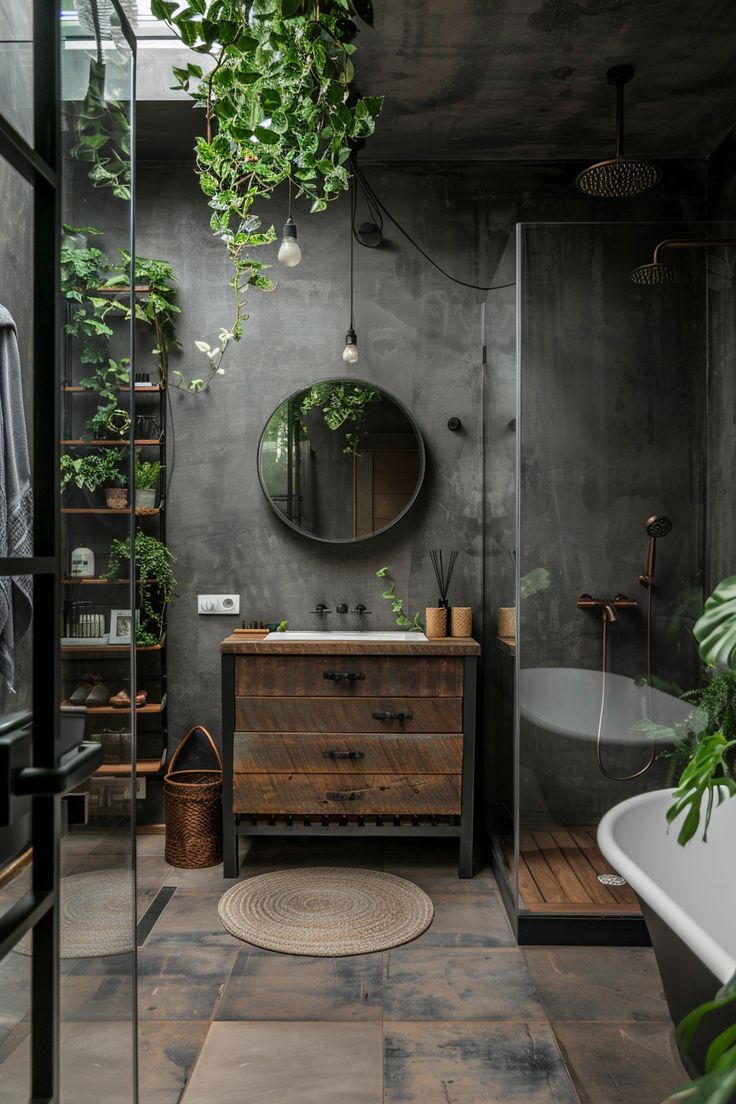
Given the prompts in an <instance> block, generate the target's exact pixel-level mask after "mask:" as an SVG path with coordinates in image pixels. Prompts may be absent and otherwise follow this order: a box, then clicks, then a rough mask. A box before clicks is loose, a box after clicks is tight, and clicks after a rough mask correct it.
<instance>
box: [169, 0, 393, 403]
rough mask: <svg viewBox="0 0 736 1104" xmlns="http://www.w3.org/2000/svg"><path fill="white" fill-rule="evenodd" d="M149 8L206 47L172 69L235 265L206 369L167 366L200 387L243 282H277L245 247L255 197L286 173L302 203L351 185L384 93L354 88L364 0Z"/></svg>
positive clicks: (220, 0) (259, 232) (254, 217)
mask: <svg viewBox="0 0 736 1104" xmlns="http://www.w3.org/2000/svg"><path fill="white" fill-rule="evenodd" d="M151 10H152V12H153V15H154V16H155V17H156V18H157V19H161V20H163V21H164V22H166V23H167V24H168V25H169V26H170V27H171V28H172V29H173V31H174V32H175V33H176V34H177V35H178V36H179V37H180V38H181V40H182V42H183V43H184V45H185V46H188V47H189V48H190V49H191V50H193V51H195V52H196V53H199V54H202V55H203V56H204V57H206V58H207V61H206V62H205V63H203V64H202V65H199V64H196V63H194V62H189V63H188V64H187V65H186V67H176V68H174V70H173V73H174V78H175V80H176V85H175V87H176V88H177V89H181V90H183V91H185V92H186V93H188V95H189V96H191V98H192V100H193V101H194V104H195V105H196V106H197V107H199V108H201V109H203V120H204V130H205V133H204V134H203V135H201V136H200V137H198V139H197V145H196V171H197V174H198V177H199V182H200V186H201V188H202V191H203V192H204V194H205V196H206V197H207V202H208V205H209V208H210V212H211V215H210V226H211V228H212V232H213V234H214V235H215V236H216V237H217V238H218V239H219V240H221V241H222V243H223V245H224V246H225V247H226V249H227V251H228V255H229V258H230V261H231V263H232V270H233V274H232V278H231V281H230V282H231V285H232V289H233V298H234V311H233V316H232V320H231V321H230V323H229V325H227V326H223V327H221V328H220V331H219V336H218V340H217V343H216V344H215V345H214V346H212V345H210V344H209V343H208V342H205V341H199V342H197V343H196V344H197V348H198V349H199V350H200V351H201V352H203V353H205V355H206V356H207V358H208V363H209V367H208V372H207V374H206V376H205V377H204V378H198V379H190V380H185V379H184V377H183V375H181V374H179V373H177V374H178V375H179V383H180V386H181V387H183V388H185V389H187V390H190V391H203V390H205V389H206V388H207V387H208V386H209V384H210V383H211V381H212V380H213V379H214V377H215V376H216V375H218V374H220V375H222V374H223V373H224V369H223V368H222V360H223V356H224V355H225V352H226V350H227V349H228V347H229V346H230V344H231V343H232V342H233V341H239V340H240V339H241V337H242V335H243V326H244V323H245V322H246V320H247V318H248V315H247V313H246V306H247V301H246V294H247V293H248V290H249V289H251V288H255V289H257V290H259V291H264V292H265V291H272V290H273V289H274V286H275V285H274V283H273V281H272V280H271V279H270V277H269V276H267V275H266V271H267V269H268V268H269V267H270V266H269V265H268V264H266V263H265V262H264V261H262V260H260V259H258V258H257V256H256V255H255V252H254V251H256V250H258V249H259V248H260V247H262V246H265V245H268V244H270V243H271V242H273V241H274V240H275V237H276V233H275V230H274V228H273V226H266V227H264V226H263V224H262V221H261V218H260V216H259V214H258V213H257V212H256V210H255V209H254V208H255V204H256V202H257V201H259V200H263V199H268V198H269V197H270V196H271V195H272V194H273V192H274V191H275V189H276V188H278V187H279V185H281V184H283V183H284V182H285V181H287V180H290V181H291V182H292V186H293V187H294V189H295V192H296V195H297V196H302V195H303V196H306V197H308V199H310V200H311V209H312V211H322V210H324V209H325V207H326V206H327V204H328V202H329V201H330V200H332V199H335V198H336V197H337V196H338V195H339V194H340V193H341V192H342V191H344V190H345V189H347V188H348V186H349V183H350V177H349V171H348V161H349V158H350V155H351V151H352V149H353V148H354V146H355V143H356V142H359V141H360V140H362V139H364V138H366V137H368V136H369V135H370V134H372V133H373V130H374V127H375V122H376V118H377V116H378V114H379V112H380V110H381V106H382V102H383V101H382V97H380V96H360V95H359V94H358V93H357V91H356V90H355V87H354V85H353V78H354V68H353V60H352V58H353V55H354V53H355V50H356V46H355V43H354V41H353V39H354V38H355V37H356V34H357V31H358V25H357V23H356V19H358V18H359V19H362V20H363V22H365V23H368V24H369V25H370V24H371V23H372V20H373V10H372V4H371V0H189V2H188V3H187V4H186V5H184V6H182V5H181V4H180V3H179V2H178V0H152V3H151Z"/></svg>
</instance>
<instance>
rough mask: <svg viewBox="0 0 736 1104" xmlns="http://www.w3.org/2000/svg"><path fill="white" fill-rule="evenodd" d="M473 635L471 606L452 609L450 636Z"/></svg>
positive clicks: (453, 607)
mask: <svg viewBox="0 0 736 1104" xmlns="http://www.w3.org/2000/svg"><path fill="white" fill-rule="evenodd" d="M472 635H473V611H472V609H471V608H470V606H452V607H451V608H450V636H472Z"/></svg>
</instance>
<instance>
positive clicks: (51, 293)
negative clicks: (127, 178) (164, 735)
mask: <svg viewBox="0 0 736 1104" xmlns="http://www.w3.org/2000/svg"><path fill="white" fill-rule="evenodd" d="M112 3H113V5H114V7H115V10H116V12H117V14H118V16H119V18H120V23H121V28H122V31H123V34H124V35H125V38H126V40H127V41H128V44H129V46H130V47H131V51H132V59H133V65H135V36H134V35H133V33H132V30H131V28H130V25H129V23H128V20H127V18H126V15H125V12H124V11H123V10H122V9H121V7H120V5H119V3H118V0H112ZM60 37H61V36H60V22H59V14H58V11H57V6H56V4H55V3H54V0H33V50H32V53H33V116H34V124H33V125H34V138H33V146H31V145H30V144H29V143H28V142H27V141H26V140H25V138H24V137H23V136H22V135H21V134H20V133H19V131H18V130H17V129H16V128H15V127H14V126H12V125H11V124H10V123H9V122H8V120H7V119H6V118H5V117H4V116H3V115H2V114H0V157H2V158H4V159H5V160H6V161H7V162H8V163H9V164H10V165H11V166H12V168H13V169H15V170H16V172H18V173H19V174H20V175H21V176H22V177H23V178H24V179H25V180H27V181H28V183H29V184H31V185H32V187H33V289H32V301H33V373H32V412H31V424H32V429H33V452H32V469H33V470H32V485H33V496H34V520H33V556H32V557H29V558H22V559H18V558H13V559H9V558H6V559H0V576H13V575H15V576H18V575H30V576H32V577H33V584H34V586H33V594H34V602H33V606H34V611H33V623H32V634H33V638H32V670H33V691H32V699H31V701H32V718H29V717H28V715H27V714H26V715H25V717H19V718H18V726H20V724H21V723H25V724H27V723H28V721H29V720H32V726H31V727H32V737H31V744H32V758H31V762H32V764H33V765H32V766H31V767H29V768H25V769H23V770H21V771H19V772H16V774H15V775H14V779H13V787H12V788H13V792H14V794H15V796H26V797H30V801H31V845H32V847H33V868H32V887H31V889H30V890H29V892H28V893H26V894H25V895H24V896H23V897H21V898H20V899H19V900H18V901H16V902H15V903H14V904H13V905H12V907H11V908H10V909H8V910H7V912H5V913H4V914H3V915H2V916H1V917H0V959H1V958H3V957H4V956H5V955H6V954H7V953H8V952H9V951H10V950H11V949H12V948H13V947H14V946H15V944H17V943H18V941H19V940H20V939H21V938H22V937H23V936H24V935H25V934H26V933H27V932H28V931H30V930H31V929H32V930H33V956H32V960H31V1104H56V1102H57V1101H58V1100H59V988H60V986H59V977H60V973H59V850H60V846H59V844H60V835H61V795H62V794H63V793H64V792H66V791H67V790H69V789H70V788H72V786H74V785H77V784H79V783H80V782H82V781H83V780H84V779H85V778H87V777H88V776H89V775H90V774H91V773H92V772H93V771H94V770H95V768H96V767H97V766H98V765H99V763H100V761H101V749H100V748H99V747H98V746H97V745H85V744H82V745H81V748H80V751H79V753H78V754H77V756H76V757H75V758H74V759H73V761H72V764H66V765H65V766H60V765H59V756H58V748H59V702H60V700H61V662H60V660H61V656H60V647H59V639H60V629H61V625H60V609H61V600H60V537H61V533H60V513H59V509H60V503H59V497H58V471H59V452H60V445H59V441H60V436H61V434H60V428H61V402H60V384H61V371H60V365H61V314H60V305H59V304H60V300H59V293H58V289H59V251H60V232H61V197H60V185H61V160H60V158H61V122H60V105H61V85H60V50H61V41H60ZM133 87H135V85H134V86H133ZM134 108H135V99H134V95H133V98H132V104H131V110H132V111H133V112H134ZM133 133H134V131H133ZM133 148H134V147H133ZM133 175H134V174H133ZM133 211H134V204H133V201H132V200H131V223H132V220H133V217H134V216H133V214H132V212H133ZM132 263H133V259H132V257H131V265H132ZM2 781H3V780H0V782H2ZM131 781H132V786H133V787H134V786H135V778H134V777H133V778H132V780H131ZM132 922H133V921H132ZM134 1072H135V1071H134ZM136 1080H137V1079H135V1078H134V1082H133V1084H134V1094H135V1095H136V1096H137V1092H136V1088H135V1085H136Z"/></svg>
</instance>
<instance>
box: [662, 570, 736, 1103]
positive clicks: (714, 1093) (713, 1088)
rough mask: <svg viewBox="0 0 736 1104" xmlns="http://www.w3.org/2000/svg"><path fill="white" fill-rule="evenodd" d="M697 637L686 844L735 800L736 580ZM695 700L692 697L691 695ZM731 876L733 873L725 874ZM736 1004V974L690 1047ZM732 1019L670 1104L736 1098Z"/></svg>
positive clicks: (713, 602) (710, 1006)
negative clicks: (700, 673)
mask: <svg viewBox="0 0 736 1104" xmlns="http://www.w3.org/2000/svg"><path fill="white" fill-rule="evenodd" d="M693 634H694V636H695V639H696V641H697V643H698V651H699V655H700V658H701V660H702V661H703V663H705V664H706V666H707V667H709V668H710V669H711V672H712V674H711V678H710V681H709V682H708V684H707V685H706V687H705V688H704V689H703V690H701V691H699V693H698V696H697V698H696V702H697V705H698V706H699V708H700V709H702V710H703V712H704V714H705V717H706V723H705V726H704V728H703V731H702V732H701V733H700V734H699V735H698V737H697V739H696V740H695V741H694V744H693V747H692V749H691V751H690V753H689V756H688V759H689V761H688V763H687V765H686V766H685V769H684V770H683V772H682V774H681V776H680V780H679V784H678V787H677V789H676V790H675V792H674V801H673V804H672V806H671V807H670V809H669V810H668V812H667V820H668V822H669V823H670V824H671V823H672V822H673V821H674V820H675V819H676V818H677V817H678V816H679V815H680V814H681V813H683V812H685V817H684V819H683V821H682V823H681V827H680V831H679V834H678V837H677V840H678V843H680V844H682V846H683V847H684V846H686V845H687V844H688V843H689V841H690V840H691V839H692V838H693V837H694V836H695V835H696V833H697V832H698V831H699V829H700V827H701V824H702V827H703V839H706V838H707V836H706V833H707V831H708V825H709V822H710V818H711V814H712V812H713V809H714V808H715V807H716V805H718V804H720V803H721V801H723V800H725V799H728V798H730V799H731V800H733V799H734V798H735V797H736V780H735V779H734V776H733V775H734V769H733V760H732V758H731V756H730V754H729V753H732V752H733V751H734V750H735V749H736V575H732V576H730V577H729V578H727V579H723V580H722V581H721V582H720V583H719V584H718V586H717V587H716V589H715V590H714V592H713V594H711V596H710V598H708V600H707V602H706V603H705V609H704V611H703V615H702V617H700V619H699V620H698V621H697V622H696V624H695V627H694V629H693ZM688 696H689V697H691V700H692V695H688ZM722 876H723V877H726V878H727V877H729V876H731V875H730V872H729V871H723V875H722ZM734 1002H736V974H734V975H733V976H732V977H731V978H730V980H729V981H727V982H726V984H725V985H724V986H723V987H722V988H721V989H720V990H719V991H718V993H716V995H715V997H714V998H713V1000H711V1001H708V1002H706V1003H705V1004H701V1005H699V1006H698V1007H697V1008H695V1009H693V1011H692V1012H690V1013H689V1015H687V1016H686V1017H685V1019H684V1020H683V1021H682V1023H681V1024H680V1025H679V1026H678V1028H677V1034H678V1037H679V1038H680V1041H681V1043H682V1045H683V1047H684V1049H685V1050H687V1049H688V1046H689V1043H690V1042H691V1041H692V1039H693V1036H694V1035H695V1032H696V1030H697V1029H698V1028H699V1026H700V1024H701V1022H702V1021H703V1020H704V1018H706V1017H709V1016H713V1015H714V1014H715V1015H722V1014H724V1010H725V1009H726V1008H727V1006H733V1004H734ZM731 1019H732V1022H731V1024H730V1026H728V1027H726V1028H725V1029H724V1030H723V1031H721V1032H720V1034H718V1035H717V1036H716V1037H715V1038H714V1040H713V1042H712V1043H711V1046H710V1048H709V1050H708V1053H707V1057H706V1062H705V1072H704V1073H703V1075H702V1076H701V1077H698V1078H697V1079H696V1080H695V1081H692V1082H690V1084H688V1085H683V1086H681V1087H680V1088H679V1089H677V1090H676V1091H675V1093H674V1094H673V1095H672V1096H668V1097H667V1100H666V1101H665V1104H674V1102H675V1101H676V1100H683V1101H684V1100H689V1101H692V1104H728V1102H729V1101H731V1100H733V1098H734V1094H735V1093H736V1025H735V1024H734V1022H733V1016H732V1017H731Z"/></svg>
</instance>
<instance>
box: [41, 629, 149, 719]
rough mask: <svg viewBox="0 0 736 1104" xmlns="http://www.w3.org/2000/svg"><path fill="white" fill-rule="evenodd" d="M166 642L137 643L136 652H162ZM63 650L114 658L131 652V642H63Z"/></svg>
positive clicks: (64, 653)
mask: <svg viewBox="0 0 736 1104" xmlns="http://www.w3.org/2000/svg"><path fill="white" fill-rule="evenodd" d="M165 642H166V638H165V637H164V639H163V640H162V641H161V643H160V644H146V645H136V649H135V650H136V653H138V652H160V651H163V648H164V645H165ZM61 651H62V654H63V655H89V654H94V655H97V656H110V657H111V658H112V657H114V656H120V655H123V654H124V653H129V652H130V644H62V645H61ZM116 712H117V710H116ZM121 712H122V710H121Z"/></svg>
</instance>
